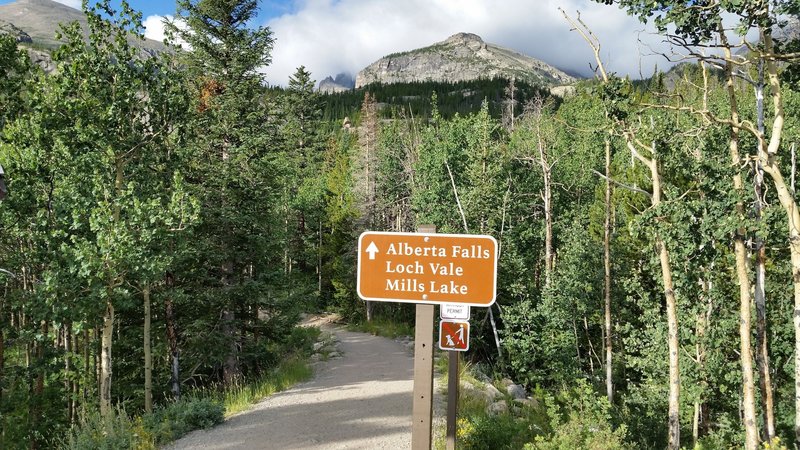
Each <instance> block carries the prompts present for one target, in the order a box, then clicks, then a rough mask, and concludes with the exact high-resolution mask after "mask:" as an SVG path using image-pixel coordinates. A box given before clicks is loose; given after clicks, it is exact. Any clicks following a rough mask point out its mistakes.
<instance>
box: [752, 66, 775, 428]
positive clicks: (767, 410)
mask: <svg viewBox="0 0 800 450" xmlns="http://www.w3.org/2000/svg"><path fill="white" fill-rule="evenodd" d="M755 91H756V120H757V123H758V131H759V133H762V134H763V133H764V60H763V59H761V60H759V65H758V83H757V84H756V89H755ZM754 178H755V179H754V185H755V194H756V199H755V213H756V214H755V217H756V220H758V221H761V220H762V217H763V208H764V205H763V198H764V187H763V185H764V171H763V170H762V168H761V165H760V164H759V163H758V162H756V163H755V177H754ZM755 256H756V282H755V290H754V294H753V298H754V300H755V305H756V364H757V366H758V373H759V377H758V378H759V388H760V390H761V410H762V411H763V414H764V422H763V425H764V430H763V431H764V440H765V441H766V442H772V439H773V438H774V437H775V414H774V408H773V398H772V379H771V374H770V364H769V347H768V339H767V298H766V288H765V285H766V260H767V252H766V249H765V248H764V240H763V239H762V237H761V236H758V235H757V236H756V238H755Z"/></svg>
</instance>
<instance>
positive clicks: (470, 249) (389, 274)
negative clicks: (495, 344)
mask: <svg viewBox="0 0 800 450" xmlns="http://www.w3.org/2000/svg"><path fill="white" fill-rule="evenodd" d="M357 288H358V295H359V297H361V298H363V299H364V300H376V301H387V302H406V303H436V304H439V303H453V304H464V305H471V306H490V305H492V304H493V303H494V301H495V297H496V295H497V294H496V293H497V241H496V240H495V239H494V238H493V237H491V236H483V235H471V234H429V233H388V232H374V231H367V232H365V233H363V234H361V236H360V237H359V239H358V280H357Z"/></svg>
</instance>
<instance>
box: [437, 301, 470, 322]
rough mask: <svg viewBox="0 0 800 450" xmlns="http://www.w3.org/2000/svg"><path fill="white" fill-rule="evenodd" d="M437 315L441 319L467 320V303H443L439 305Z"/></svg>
mask: <svg viewBox="0 0 800 450" xmlns="http://www.w3.org/2000/svg"><path fill="white" fill-rule="evenodd" d="M439 315H440V316H441V318H442V319H457V320H469V305H454V304H452V303H444V304H442V305H441V306H439Z"/></svg>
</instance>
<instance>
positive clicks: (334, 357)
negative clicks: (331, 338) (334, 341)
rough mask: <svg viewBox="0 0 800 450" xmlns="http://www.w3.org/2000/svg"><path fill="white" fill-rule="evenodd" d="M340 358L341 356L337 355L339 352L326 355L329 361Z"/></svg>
mask: <svg viewBox="0 0 800 450" xmlns="http://www.w3.org/2000/svg"><path fill="white" fill-rule="evenodd" d="M341 357H342V354H341V353H339V352H331V353H329V354H328V358H330V359H336V358H341Z"/></svg>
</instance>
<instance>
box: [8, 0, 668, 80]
mask: <svg viewBox="0 0 800 450" xmlns="http://www.w3.org/2000/svg"><path fill="white" fill-rule="evenodd" d="M56 1H58V2H60V3H64V4H67V5H69V6H73V7H76V6H77V7H79V6H80V0H56ZM129 1H130V3H131V5H132V6H133V7H134V8H135V9H138V10H140V11H141V12H142V14H143V19H144V25H145V27H146V35H147V36H148V37H150V38H152V39H156V40H160V39H162V38H163V20H164V18H169V17H170V16H171V15H172V14H174V10H175V3H174V0H168V1H154V0H129ZM4 3H10V0H0V4H4ZM259 6H260V13H259V16H258V18H257V19H256V21H255V22H254V26H268V27H269V28H270V29H271V30H272V31H273V34H274V37H275V40H276V42H275V47H274V49H273V52H272V64H270V65H269V66H268V67H265V68H264V69H263V72H264V74H265V76H266V79H267V81H268V82H270V83H272V84H279V85H285V84H286V83H287V82H288V79H289V76H290V75H291V74H292V73H294V71H295V70H296V68H297V67H298V66H300V65H304V66H306V68H307V69H308V70H310V72H311V74H312V77H313V78H314V79H316V80H318V81H319V80H322V79H323V78H325V77H327V76H335V75H336V74H338V73H340V72H345V73H349V74H351V75H353V76H355V75H356V73H357V72H358V71H359V70H361V69H362V68H364V67H366V66H367V65H369V64H371V63H372V62H374V61H376V60H377V59H379V58H381V57H382V56H384V55H387V54H389V53H394V52H400V51H405V50H411V49H414V48H419V47H424V46H427V45H431V44H433V43H435V42H439V41H443V40H445V39H447V37H448V36H450V35H452V34H455V33H458V32H471V33H475V34H478V35H479V36H481V37H482V38H483V39H484V40H485V41H486V42H490V43H493V44H497V45H500V46H503V47H506V48H510V49H513V50H516V51H518V52H521V53H524V54H527V55H530V56H533V57H535V58H538V59H540V60H542V61H544V62H546V63H548V64H551V65H554V66H556V67H558V68H560V69H563V70H566V71H568V72H570V73H577V74H580V75H583V76H591V75H592V73H591V70H590V69H589V67H590V66H589V65H590V63H591V64H592V65H593V64H594V57H593V55H592V52H591V50H590V49H589V47H588V46H587V44H586V43H585V42H584V41H583V40H582V39H581V37H580V36H579V35H578V34H577V33H575V32H571V31H570V27H569V26H568V24H567V23H566V21H565V20H564V18H563V17H562V16H561V13H560V12H559V9H558V8H563V9H564V10H565V11H567V12H569V13H570V14H572V15H574V14H575V13H576V12H577V11H580V12H581V17H582V18H583V20H584V21H585V22H586V23H587V24H588V25H589V26H590V27H591V28H592V30H593V31H594V33H595V34H596V35H597V36H598V38H599V39H600V41H601V43H602V51H601V55H602V57H603V60H604V63H605V65H606V68H607V69H608V70H610V71H612V72H616V73H618V74H620V75H630V76H631V77H634V78H639V77H640V75H643V76H649V75H650V74H651V73H652V71H653V68H654V67H655V66H656V65H658V67H659V68H661V69H664V68H666V67H668V66H669V65H670V64H669V63H668V61H666V60H665V59H664V58H663V56H659V55H654V53H657V52H668V51H669V49H667V48H666V47H665V45H664V44H663V42H662V41H663V38H661V37H660V36H656V35H655V34H654V33H653V32H652V31H653V30H652V27H649V26H644V25H642V24H640V23H639V22H638V21H637V20H636V19H634V18H631V17H628V16H626V15H625V14H624V13H623V12H622V11H620V10H619V9H618V8H616V7H614V6H605V5H601V4H598V3H596V2H594V1H591V0H261V1H260V2H259Z"/></svg>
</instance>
